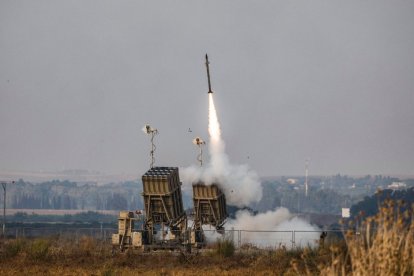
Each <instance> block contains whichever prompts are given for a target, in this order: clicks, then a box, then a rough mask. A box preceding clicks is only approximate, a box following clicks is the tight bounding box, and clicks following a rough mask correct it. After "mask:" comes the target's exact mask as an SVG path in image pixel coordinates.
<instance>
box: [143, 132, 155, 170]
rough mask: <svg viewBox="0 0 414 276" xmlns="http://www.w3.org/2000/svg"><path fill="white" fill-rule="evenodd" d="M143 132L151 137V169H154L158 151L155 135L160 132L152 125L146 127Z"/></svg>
mask: <svg viewBox="0 0 414 276" xmlns="http://www.w3.org/2000/svg"><path fill="white" fill-rule="evenodd" d="M142 131H144V132H145V133H146V134H148V135H151V151H150V156H151V163H150V168H151V169H152V168H153V167H154V163H155V157H154V152H155V150H156V149H157V147H156V146H155V144H154V137H155V135H157V134H158V130H157V129H156V128H152V127H151V126H150V125H145V126H144V128H143V129H142Z"/></svg>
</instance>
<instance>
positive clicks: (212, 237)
mask: <svg viewBox="0 0 414 276" xmlns="http://www.w3.org/2000/svg"><path fill="white" fill-rule="evenodd" d="M117 231H118V229H116V228H58V227H47V228H46V227H45V228H31V227H14V228H7V229H6V235H7V237H8V238H39V237H48V236H64V237H68V238H73V239H75V240H78V239H79V238H80V237H82V236H88V237H93V238H95V239H97V240H101V241H105V242H106V241H107V242H108V243H109V242H110V239H111V237H112V234H115V233H117ZM203 231H204V234H205V236H206V238H207V241H208V242H215V241H216V240H217V239H229V240H231V241H233V242H234V245H235V246H236V247H237V248H243V247H257V248H278V247H282V246H283V247H286V248H295V247H306V246H315V245H318V244H319V243H320V242H321V234H322V231H313V230H312V231H308V230H283V231H260V230H236V229H230V230H226V231H225V233H224V234H223V233H219V232H217V231H216V230H203ZM323 231H324V232H326V234H327V235H326V236H325V237H323V240H332V239H341V238H342V233H343V232H342V230H323Z"/></svg>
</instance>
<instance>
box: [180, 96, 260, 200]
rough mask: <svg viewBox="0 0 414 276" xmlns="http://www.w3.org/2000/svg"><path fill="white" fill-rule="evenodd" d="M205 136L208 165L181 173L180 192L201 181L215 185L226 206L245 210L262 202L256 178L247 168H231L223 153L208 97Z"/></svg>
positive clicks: (217, 127)
mask: <svg viewBox="0 0 414 276" xmlns="http://www.w3.org/2000/svg"><path fill="white" fill-rule="evenodd" d="M208 95H209V113H208V119H209V120H208V132H209V136H210V142H209V144H208V145H209V153H210V162H209V163H208V164H207V166H206V167H203V168H200V167H196V166H191V167H188V168H184V169H182V170H181V178H182V180H183V182H184V183H185V186H184V187H183V190H187V191H190V189H191V184H192V183H196V182H198V181H202V182H204V183H205V184H207V185H209V184H213V183H215V184H218V185H219V186H220V188H221V189H222V191H223V192H224V194H225V195H226V200H227V203H228V204H230V205H235V206H239V207H243V206H248V205H249V204H250V203H253V202H258V201H260V199H261V198H262V186H261V184H260V180H259V176H258V175H257V174H256V172H254V171H252V170H251V169H250V168H249V167H248V166H247V165H232V164H230V162H229V158H228V156H227V154H226V152H225V143H224V141H223V140H222V139H221V130H220V123H219V121H218V118H217V112H216V108H215V105H214V101H213V93H209V94H208Z"/></svg>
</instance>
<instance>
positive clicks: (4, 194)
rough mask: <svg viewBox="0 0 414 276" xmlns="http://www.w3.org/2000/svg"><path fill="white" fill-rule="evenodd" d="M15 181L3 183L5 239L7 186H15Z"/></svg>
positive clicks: (4, 234) (4, 231) (4, 229)
mask: <svg viewBox="0 0 414 276" xmlns="http://www.w3.org/2000/svg"><path fill="white" fill-rule="evenodd" d="M13 183H14V181H2V182H1V186H2V187H3V239H5V238H6V191H7V184H13Z"/></svg>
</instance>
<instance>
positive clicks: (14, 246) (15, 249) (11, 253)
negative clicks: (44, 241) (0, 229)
mask: <svg viewBox="0 0 414 276" xmlns="http://www.w3.org/2000/svg"><path fill="white" fill-rule="evenodd" d="M25 246H26V240H23V239H17V240H12V241H10V242H8V243H6V244H5V248H4V256H5V257H6V258H12V257H15V256H17V254H19V253H20V252H22V251H23V250H24V248H25Z"/></svg>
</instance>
